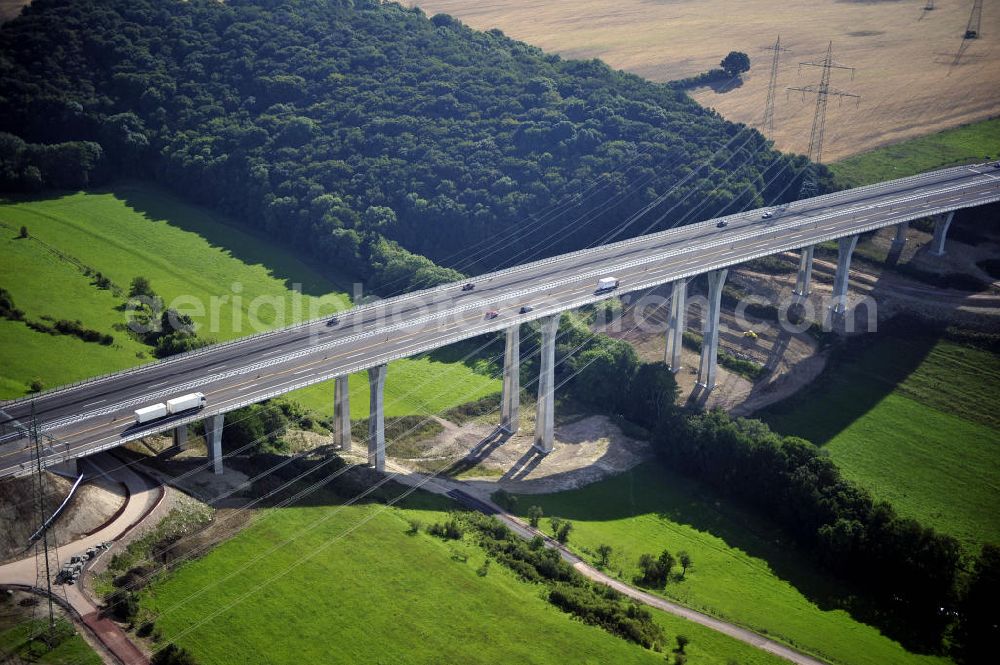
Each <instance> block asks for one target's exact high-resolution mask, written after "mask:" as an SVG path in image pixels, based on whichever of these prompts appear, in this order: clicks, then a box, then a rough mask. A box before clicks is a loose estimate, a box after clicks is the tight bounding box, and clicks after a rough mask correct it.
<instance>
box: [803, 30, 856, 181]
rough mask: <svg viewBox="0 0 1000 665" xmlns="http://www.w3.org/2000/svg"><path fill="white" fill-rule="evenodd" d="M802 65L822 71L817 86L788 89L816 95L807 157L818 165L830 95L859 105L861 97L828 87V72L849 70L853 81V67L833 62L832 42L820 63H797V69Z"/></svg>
mask: <svg viewBox="0 0 1000 665" xmlns="http://www.w3.org/2000/svg"><path fill="white" fill-rule="evenodd" d="M803 65H805V66H808V67H819V68H820V69H821V70H822V71H821V72H820V77H819V85H806V86H802V87H795V88H788V89H789V90H795V91H797V92H801V93H802V96H803V97H805V93H807V92H808V93H812V94H815V95H816V111H815V112H814V113H813V123H812V132H811V133H810V134H809V152H808V155H809V159H811V160H812V161H814V162H817V163H819V162H820V161H822V159H823V134H824V132H825V131H826V103H827V100H828V99H829V97H830V95H833V96H835V97H840V98H844V97H853V98H855V99H857V100H858V103H859V104H860V103H861V95H855V94H853V93H850V92H844V91H843V90H837V89H836V88H831V87H830V72H831V71H832V70H834V69H849V70H850V71H851V80H853V79H854V68H853V67H848V66H846V65H841V64H838V63H835V62H834V61H833V42H830V45H829V46H828V47H827V49H826V56H825V57H824V58H823V60H822V61H821V62H800V63H799V67H802V66H803Z"/></svg>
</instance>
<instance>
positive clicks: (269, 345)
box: [0, 164, 1000, 477]
mask: <svg viewBox="0 0 1000 665" xmlns="http://www.w3.org/2000/svg"><path fill="white" fill-rule="evenodd" d="M998 200H1000V167H997V166H995V165H994V164H975V165H969V166H960V167H955V168H950V169H944V170H940V171H934V172H930V173H925V174H922V175H918V176H913V177H909V178H902V179H899V180H892V181H887V182H883V183H879V184H877V185H871V186H867V187H860V188H856V189H851V190H845V191H842V192H837V193H833V194H827V195H824V196H819V197H814V198H809V199H803V200H801V201H797V202H795V203H791V204H788V205H782V206H780V207H777V208H773V207H772V208H762V209H758V210H751V211H746V212H741V213H738V214H734V215H729V216H727V217H723V218H718V219H711V220H708V221H705V222H700V223H697V224H691V225H687V226H683V227H679V228H675V229H671V230H668V231H663V232H660V233H655V234H650V235H644V236H640V237H636V238H632V239H629V240H625V241H621V242H616V243H612V244H607V245H602V246H600V247H596V248H593V249H586V250H581V251H577V252H571V253H568V254H563V255H559V256H554V257H551V258H548V259H544V260H541V261H536V262H532V263H527V264H523V265H519V266H516V267H513V268H508V269H505V270H501V271H498V272H494V273H489V274H485V275H480V276H477V277H475V278H474V279H472V280H470V281H471V283H473V284H475V288H474V289H471V290H465V289H463V288H462V287H463V283H456V284H445V285H442V286H439V287H436V288H433V289H428V290H424V291H418V292H414V293H409V294H406V295H402V296H398V297H395V298H390V299H386V300H382V301H378V302H375V303H369V304H366V305H361V306H358V307H355V308H353V309H351V310H349V311H346V312H343V313H340V314H338V315H337V322H336V324H335V325H331V322H330V321H329V319H323V320H316V321H311V322H307V323H302V324H298V325H294V326H290V327H287V328H282V329H280V330H274V331H270V332H266V333H261V334H259V335H254V336H251V337H246V338H242V339H239V340H236V341H232V342H228V343H225V344H218V345H214V346H211V347H208V348H205V349H200V350H197V351H193V352H190V353H187V354H183V355H180V356H174V357H171V358H168V359H165V360H162V361H160V362H157V363H152V364H148V365H144V366H141V367H136V368H134V369H130V370H126V371H122V372H117V373H114V374H110V375H107V376H103V377H97V378H94V379H90V380H87V381H83V382H80V383H77V384H74V385H69V386H64V387H61V388H57V389H54V390H50V391H47V392H45V393H41V394H38V395H33V396H29V397H25V398H20V399H16V400H10V401H7V402H4V403H2V404H0V477H4V476H11V475H25V474H28V473H30V472H31V471H32V469H33V468H34V465H35V463H34V460H33V453H32V450H33V448H32V446H31V445H29V444H30V442H29V437H28V436H27V434H26V428H27V425H28V423H29V422H30V421H31V419H32V417H33V415H32V414H34V418H35V422H36V423H37V428H38V430H39V431H40V432H41V434H42V436H43V439H44V441H45V455H44V458H43V460H42V464H43V465H45V466H51V465H55V464H61V463H72V461H73V460H75V459H77V458H80V457H84V456H86V455H90V454H93V453H95V452H98V451H100V450H105V449H108V448H113V447H116V446H120V445H122V444H123V443H125V442H127V441H131V440H134V439H138V438H141V437H144V436H149V435H151V434H156V433H160V432H166V431H170V430H174V432H175V437H176V440H177V443H178V444H181V445H182V444H183V442H184V439H185V437H186V433H187V425H188V424H189V423H192V422H195V421H197V420H203V421H204V423H205V433H206V441H207V443H208V450H209V456H210V457H211V459H212V460H213V462H214V470H215V472H216V473H222V431H223V425H224V418H225V414H226V413H228V412H229V411H232V410H234V409H238V408H241V407H244V406H247V405H249V404H253V403H257V402H261V401H263V400H266V399H270V398H273V397H276V396H278V395H281V394H284V393H287V392H289V391H292V390H296V389H299V388H303V387H305V386H309V385H312V384H315V383H318V382H321V381H328V380H331V379H333V380H334V395H333V399H334V405H335V416H334V421H333V423H334V443H335V444H340V445H341V446H343V448H344V449H349V448H350V447H351V427H350V409H349V404H348V390H347V377H348V375H349V374H351V373H354V372H359V371H362V370H366V371H367V372H368V377H369V381H370V387H371V391H370V392H371V404H370V407H371V411H370V413H371V417H370V418H369V424H370V427H369V437H368V439H369V440H368V457H369V461H370V463H371V465H372V466H373V467H375V468H376V469H379V470H381V469H383V468H384V465H385V430H384V424H383V423H384V408H383V387H384V385H385V377H386V368H387V364H388V363H389V362H390V361H393V360H396V359H399V358H405V357H408V356H413V355H415V354H418V353H423V352H427V351H431V350H433V349H436V348H439V347H442V346H444V345H447V344H451V343H454V342H458V341H461V340H464V339H468V338H471V337H475V336H479V335H483V334H485V333H492V332H500V331H506V346H505V362H504V370H503V396H502V403H501V422H500V426H501V427H503V428H505V429H507V430H508V431H511V432H513V431H514V430H516V429H517V427H518V409H519V395H520V386H519V362H520V326H521V325H522V324H524V323H527V322H530V321H538V322H539V324H540V328H541V370H540V376H539V380H538V402H537V407H536V408H537V420H536V431H535V445H536V447H537V448H538V450H540V451H541V452H543V453H546V452H549V451H551V449H552V444H553V415H554V414H553V405H554V402H553V394H554V370H555V342H556V333H557V330H558V327H559V320H560V317H561V315H562V314H563V313H564V312H566V311H569V310H571V309H574V308H578V307H580V306H583V305H586V304H589V303H594V302H597V301H599V300H602V299H604V298H608V297H610V296H611V295H615V296H617V295H622V294H625V293H630V292H637V291H642V290H646V289H650V288H653V287H656V286H660V285H664V284H672V298H671V312H670V317H669V320H670V324H669V329H668V331H667V349H666V358H665V360H666V362H667V364H668V365H669V366H670V367H671V368H672V369H674V370H675V371H676V370H677V369H678V368H679V364H680V349H681V338H682V333H683V331H684V328H685V321H684V312H685V304H686V297H687V291H688V283H689V281H690V280H691V279H692V278H694V277H696V276H698V275H701V274H707V277H708V298H707V310H706V316H705V319H706V320H705V322H704V331H705V334H704V341H703V345H702V351H701V359H700V363H699V368H698V382H699V383H700V384H701V385H702V386H703V387H704V388H705V389H709V390H710V389H711V388H712V387H714V385H715V376H716V360H717V353H718V343H719V309H720V302H721V296H722V288H723V285H724V284H725V280H726V275H727V271H728V268H729V267H731V266H735V265H738V264H740V263H744V262H746V261H749V260H751V259H755V258H760V257H763V256H768V255H771V254H776V253H779V252H786V251H790V250H797V251H800V252H801V261H800V267H799V273H798V279H797V283H796V293H797V294H800V295H805V294H808V293H809V289H810V280H811V272H812V257H813V250H814V248H815V246H816V245H817V244H819V243H823V242H828V241H836V242H837V246H838V260H837V270H836V276H835V280H834V287H833V314H835V315H837V314H842V313H843V310H844V309H845V308H846V307H847V288H848V274H849V269H850V263H851V255H852V252H853V251H854V248H855V246H856V244H857V241H858V237H859V235H860V234H862V233H866V232H869V231H874V230H877V229H880V228H885V227H889V226H895V227H896V229H897V231H896V239H897V242H899V243H902V242H904V241H905V237H906V229H907V224H908V223H909V222H910V221H912V220H915V219H921V218H932V219H933V220H934V237H933V240H932V246H931V252H932V253H936V254H942V253H943V252H944V250H945V240H946V237H947V233H948V228H949V225H950V224H951V220H952V217H953V215H954V212H955V211H956V210H959V209H962V208H970V207H974V206H980V205H984V204H987V203H991V202H994V201H998ZM606 276H614V277H617V278H618V280H619V283H620V286H619V287H618V289H616V290H613V291H611V292H610V293H607V292H603V293H602V292H595V286H596V284H597V281H598V279H600V278H601V277H606ZM526 306H527V307H526ZM528 308H530V310H529V309H528ZM491 310H492V311H495V312H496V313H497V316H495V317H490V316H487V312H489V311H491ZM195 391H197V392H202V393H204V394H205V395H206V396H207V403H206V405H205V407H204V408H203V409H201V410H198V411H194V412H189V413H181V414H177V415H175V416H171V417H166V418H162V419H159V420H155V421H152V422H149V423H145V424H142V425H138V424H136V422H135V417H134V415H133V411H134V410H135V409H136V408H139V407H141V406H145V405H148V404H152V403H156V402H162V401H165V400H166V399H169V398H171V397H176V396H178V395H181V394H184V393H189V392H195Z"/></svg>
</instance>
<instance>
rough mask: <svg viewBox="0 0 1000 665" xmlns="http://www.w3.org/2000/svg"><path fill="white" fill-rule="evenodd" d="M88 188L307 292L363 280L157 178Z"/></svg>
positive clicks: (52, 195) (34, 196)
mask: <svg viewBox="0 0 1000 665" xmlns="http://www.w3.org/2000/svg"><path fill="white" fill-rule="evenodd" d="M82 191H83V193H87V194H98V195H100V194H111V195H112V196H114V197H115V198H116V199H118V200H120V201H122V202H123V203H125V205H127V206H128V207H130V208H132V209H133V210H135V211H136V212H137V213H139V214H141V215H143V216H144V217H145V218H146V219H148V220H149V221H150V222H154V223H167V224H169V225H171V226H174V227H177V228H179V229H182V230H184V231H188V232H191V233H195V234H197V235H199V236H201V237H202V238H204V239H205V240H206V241H207V242H208V243H209V244H210V245H211V246H212V247H215V248H219V249H222V250H224V251H225V252H227V253H228V254H229V255H230V256H232V257H233V258H234V259H237V260H239V261H242V262H243V263H245V264H247V265H260V266H263V267H264V268H265V269H266V270H267V271H268V273H269V274H270V275H271V276H272V277H274V278H275V279H280V280H282V281H283V282H284V285H285V288H287V289H289V290H290V289H292V288H293V287H294V286H295V285H297V284H298V285H301V291H302V294H303V295H307V296H317V297H318V296H323V295H326V294H328V293H330V292H331V291H339V292H343V293H351V292H352V291H351V289H352V285H353V283H354V282H357V281H360V280H358V279H357V278H356V277H354V276H352V275H348V274H345V273H343V272H341V271H340V270H338V269H336V268H334V267H332V266H329V265H326V264H322V263H320V262H317V261H315V260H313V259H311V258H309V257H306V256H303V255H302V254H301V253H300V252H299V251H298V250H296V249H294V248H292V247H289V246H287V245H284V246H282V250H283V251H280V252H274V249H273V248H274V246H275V245H276V244H280V243H278V241H276V240H275V239H274V238H270V237H267V236H265V235H264V234H263V233H261V232H260V231H259V230H258V229H255V228H252V227H250V226H249V225H245V224H238V223H237V222H236V221H234V220H232V219H229V218H227V217H225V216H224V215H223V214H222V213H219V212H216V211H214V210H211V209H209V208H205V207H202V206H199V205H197V204H194V203H190V202H188V201H184V200H183V199H182V198H180V197H178V196H177V195H175V194H173V193H171V192H170V191H168V190H166V189H164V188H162V187H160V186H159V185H156V184H155V183H147V182H142V181H121V182H116V183H113V184H111V185H107V186H104V187H100V188H92V189H87V190H82ZM79 193H80V192H79V191H65V190H47V191H44V192H38V193H31V194H22V193H17V194H5V195H4V196H3V197H0V204H18V203H37V202H42V201H55V200H59V199H64V198H67V197H70V196H74V195H76V194H79ZM15 231H16V230H15ZM29 231H30V229H29ZM303 265H306V266H308V267H309V268H311V269H312V270H314V271H315V272H316V273H318V275H319V277H318V278H317V275H311V274H310V273H309V272H308V271H304V270H303V269H302V266H303Z"/></svg>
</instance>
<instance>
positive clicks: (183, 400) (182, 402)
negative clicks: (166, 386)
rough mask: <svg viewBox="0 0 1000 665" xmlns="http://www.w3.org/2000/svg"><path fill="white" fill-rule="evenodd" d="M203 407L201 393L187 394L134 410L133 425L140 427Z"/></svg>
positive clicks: (203, 400)
mask: <svg viewBox="0 0 1000 665" xmlns="http://www.w3.org/2000/svg"><path fill="white" fill-rule="evenodd" d="M204 406H205V395H204V394H203V393H188V394H187V395H181V396H180V397H174V398H173V399H168V400H167V401H166V403H164V402H160V403H158V404H150V405H149V406H144V407H142V408H141V409H136V410H135V424H136V425H142V424H143V423H148V422H150V421H153V420H157V419H158V418H163V417H165V416H172V415H174V414H176V413H181V412H182V411H190V410H191V409H200V408H202V407H204Z"/></svg>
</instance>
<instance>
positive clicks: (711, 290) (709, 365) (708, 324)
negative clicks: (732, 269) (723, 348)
mask: <svg viewBox="0 0 1000 665" xmlns="http://www.w3.org/2000/svg"><path fill="white" fill-rule="evenodd" d="M727 274H729V270H728V269H726V268H722V269H721V270H713V271H712V272H710V273H708V311H707V312H705V334H704V338H703V339H702V342H701V362H699V363H698V385H699V386H701V387H702V388H705V389H707V390H711V389H712V388H714V387H715V370H716V367H717V366H718V361H719V312H720V310H721V309H722V287H723V285H724V284H725V283H726V275H727Z"/></svg>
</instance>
